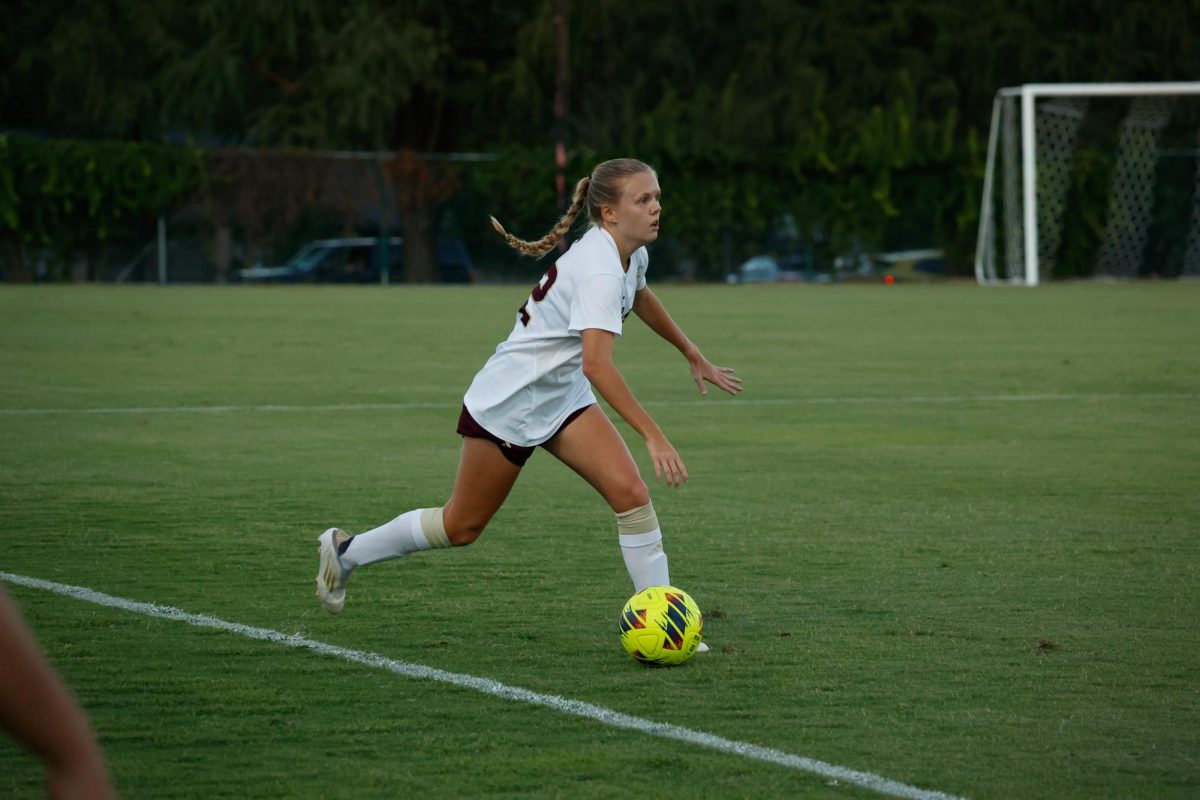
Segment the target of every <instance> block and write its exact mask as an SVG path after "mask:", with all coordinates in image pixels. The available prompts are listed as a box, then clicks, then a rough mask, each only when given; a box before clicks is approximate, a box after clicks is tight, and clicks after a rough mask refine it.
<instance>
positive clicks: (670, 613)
mask: <svg viewBox="0 0 1200 800" xmlns="http://www.w3.org/2000/svg"><path fill="white" fill-rule="evenodd" d="M620 630H621V645H622V646H623V647H624V648H625V652H626V653H629V655H631V656H633V658H634V659H635V660H636V661H638V662H640V663H642V664H646V665H648V666H653V667H670V666H675V665H677V664H682V663H683V662H685V661H687V660H688V659H689V658H691V657H692V656H693V655H695V653H696V648H697V647H699V646H700V641H701V640H702V639H703V638H704V618H703V617H702V616H701V615H700V607H699V606H697V605H696V601H695V600H693V599H692V598H691V597H690V596H689V595H688V593H687V592H685V591H683V590H682V589H676V588H675V587H674V586H651V587H650V588H649V589H643V590H642V591H640V592H638V593H637V594H635V595H634V596H633V597H631V598H629V602H628V603H626V604H625V608H624V610H622V611H621V619H620Z"/></svg>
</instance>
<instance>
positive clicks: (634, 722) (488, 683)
mask: <svg viewBox="0 0 1200 800" xmlns="http://www.w3.org/2000/svg"><path fill="white" fill-rule="evenodd" d="M0 580H2V581H6V582H8V583H12V584H16V585H18V586H25V587H28V588H30V589H41V590H43V591H47V592H53V593H55V594H59V595H63V596H64V597H70V598H74V599H76V600H83V601H85V602H88V603H95V604H96V605H101V606H108V607H110V608H118V609H121V610H122V611H132V612H133V613H135V614H143V615H145V616H147V617H157V618H159V619H169V620H175V621H177V622H186V623H187V624H189V625H195V626H196V627H199V628H215V629H217V630H220V631H225V632H227V633H233V634H237V635H238V636H245V637H246V638H248V639H258V640H261V641H265V642H272V643H274V644H281V645H284V646H286V647H294V648H298V649H303V650H312V651H314V652H316V653H319V654H321V655H327V656H334V657H335V658H340V659H342V660H344V661H351V662H354V663H357V664H363V665H365V666H368V667H374V668H376V669H385V670H387V671H389V672H393V673H395V674H397V675H403V676H405V677H408V678H421V679H423V680H432V681H439V682H441V683H448V684H451V685H453V686H458V687H461V688H464V689H471V690H473V691H476V692H481V693H483V694H487V695H491V696H493V697H500V698H504V699H506V700H515V701H517V702H522V703H529V704H531V705H537V706H543V707H545V708H549V709H551V710H553V711H558V712H560V713H562V714H570V715H572V716H576V717H583V718H585V719H591V720H595V721H596V722H600V723H602V724H604V725H610V726H612V727H614V728H627V729H629V730H633V731H638V732H639V733H645V734H648V735H650V736H659V737H662V738H664V739H676V740H678V741H681V742H687V743H688V744H695V745H700V746H702V747H708V748H711V749H713V750H719V751H721V752H723V753H729V754H732V755H738V756H742V757H743V758H749V759H754V760H756V761H766V762H768V763H771V764H777V765H779V766H781V767H788V768H790V769H795V770H800V771H803V772H810V773H813V774H816V775H820V776H822V777H824V778H829V779H830V780H835V781H844V782H846V783H850V784H854V785H855V786H861V787H862V788H864V789H870V790H872V791H875V792H878V793H880V794H886V795H891V796H893V797H906V798H913V800H959V798H957V797H956V796H955V795H950V794H945V793H943V792H937V791H932V790H930V789H921V788H918V787H916V786H910V785H908V784H906V783H901V782H899V781H894V780H892V779H890V778H885V777H883V776H881V775H874V774H872V773H870V772H862V771H860V770H856V769H850V768H848V767H839V766H838V765H836V764H829V763H827V762H825V761H818V760H816V759H812V758H805V757H804V756H798V755H793V754H792V753H785V752H784V751H782V750H775V749H772V748H769V747H760V746H759V745H754V744H750V743H748V742H739V741H735V740H733V739H726V738H724V737H721V736H716V735H714V734H711V733H704V732H703V731H696V730H692V729H691V728H682V727H680V726H678V725H670V724H667V723H665V722H653V721H651V720H648V719H642V718H641V717H634V716H630V715H629V714H622V713H621V712H619V711H613V710H612V709H609V708H605V707H604V706H598V705H593V704H592V703H585V702H583V701H581V700H570V699H568V698H565V697H559V696H558V695H552V694H542V693H540V692H533V691H530V690H528V689H521V688H519V687H516V686H509V685H507V684H504V683H500V682H499V681H493V680H489V679H488V678H478V677H476V676H474V675H464V674H461V673H457V672H446V671H445V670H440V669H436V668H434V667H427V666H425V665H423V664H414V663H411V662H408V661H398V660H396V659H392V658H387V657H386V656H381V655H379V654H378V653H370V652H366V651H363V650H351V649H349V648H346V647H338V646H337V645H332V644H326V643H324V642H318V641H316V640H314V639H309V638H306V637H304V636H301V635H299V634H286V633H282V632H280V631H276V630H271V629H270V628H255V627H252V626H250V625H242V624H241V623H238V622H227V621H226V620H223V619H219V618H217V617H210V616H207V615H205V614H192V613H190V612H187V611H183V610H181V609H178V608H172V607H171V606H160V605H157V604H155V603H141V602H138V601H136V600H127V599H125V598H123V597H114V596H113V595H110V594H104V593H103V592H97V591H95V590H93V589H88V588H86V587H83V586H69V585H67V584H63V583H55V582H54V581H47V580H42V579H41V578H32V577H29V576H26V575H14V574H12V573H9V572H0Z"/></svg>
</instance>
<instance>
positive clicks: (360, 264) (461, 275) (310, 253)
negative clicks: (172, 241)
mask: <svg viewBox="0 0 1200 800" xmlns="http://www.w3.org/2000/svg"><path fill="white" fill-rule="evenodd" d="M387 256H388V280H389V282H397V283H399V282H403V281H404V239H402V238H401V237H399V236H391V237H389V238H388V252H387ZM436 258H437V268H438V281H439V282H441V283H474V282H475V276H476V273H475V264H474V262H473V261H472V260H471V254H470V253H469V252H468V251H467V246H466V245H465V244H464V243H463V242H461V241H458V240H456V239H442V240H439V241H438V243H437V252H436ZM381 264H382V252H381V248H380V240H379V239H378V238H376V237H358V238H353V239H317V240H315V241H312V242H309V243H308V244H306V245H304V246H303V247H301V248H300V250H299V251H298V252H297V253H296V254H295V255H294V256H292V257H291V258H290V259H288V260H287V262H286V263H285V264H283V265H282V266H278V267H249V268H247V269H242V270H238V271H237V272H236V273H235V274H234V277H235V278H236V279H237V280H240V281H242V282H243V283H379V282H380V274H379V272H380V266H381Z"/></svg>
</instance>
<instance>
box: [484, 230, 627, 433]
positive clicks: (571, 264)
mask: <svg viewBox="0 0 1200 800" xmlns="http://www.w3.org/2000/svg"><path fill="white" fill-rule="evenodd" d="M649 263H650V256H649V254H647V252H646V248H644V247H641V248H638V249H637V250H636V251H635V252H634V253H633V255H632V256H631V257H630V259H629V271H628V272H626V271H625V270H624V268H623V267H622V265H621V256H620V253H619V252H618V251H617V243H616V242H615V241H613V238H612V236H610V235H609V233H608V232H607V231H605V230H604V229H603V228H599V227H592V228H590V229H589V230H588V232H587V233H585V234H584V235H583V236H582V237H580V239H579V241H577V242H575V244H573V245H572V246H571V249H570V250H568V251H567V252H566V253H565V254H564V255H562V256H561V257H559V259H558V260H557V262H556V263H555V264H554V265H553V266H552V267H550V269H548V270H547V271H546V274H545V275H543V276H542V279H541V280H540V281H539V282H538V284H537V286H535V287H534V288H533V292H532V293H531V294H530V295H529V298H528V299H527V300H526V301H525V304H524V305H523V306H521V308H520V309H518V311H517V320H516V324H515V325H514V326H513V329H512V333H510V334H509V335H508V339H506V340H505V341H503V342H501V343H500V346H499V347H497V348H496V352H495V353H494V354H493V355H492V357H491V358H489V359H488V361H487V363H486V364H484V366H483V369H481V370H480V371H479V372H478V373H477V374H476V375H475V379H474V380H473V381H472V382H471V386H470V388H469V389H467V393H466V396H465V397H464V398H463V404H464V405H465V406H466V407H467V411H469V412H470V414H471V416H472V417H474V418H475V421H476V422H478V423H479V424H480V425H481V426H483V428H484V429H485V430H487V431H488V432H489V433H491V434H492V435H494V436H496V437H498V438H499V439H501V440H503V441H505V442H508V443H509V444H514V445H518V446H521V447H533V446H534V445H539V444H541V443H542V442H545V441H546V440H547V439H549V438H550V437H551V436H553V435H554V434H555V432H557V431H558V429H559V428H560V427H561V426H562V424H563V422H565V421H566V419H567V417H568V416H570V415H571V414H572V413H573V412H575V411H578V410H579V409H581V408H584V407H586V406H589V405H591V404H592V403H595V402H596V396H595V395H594V394H592V387H591V384H589V383H588V380H587V378H585V377H584V375H583V335H582V334H583V331H584V330H586V329H588V328H599V329H601V330H606V331H611V332H612V333H614V334H616V335H617V336H620V335H621V324H622V322H623V321H624V319H625V317H626V316H628V315H629V312H630V310H632V308H633V299H634V294H635V293H636V292H637V291H638V290H639V289H643V288H645V286H646V267H647V265H648V264H649Z"/></svg>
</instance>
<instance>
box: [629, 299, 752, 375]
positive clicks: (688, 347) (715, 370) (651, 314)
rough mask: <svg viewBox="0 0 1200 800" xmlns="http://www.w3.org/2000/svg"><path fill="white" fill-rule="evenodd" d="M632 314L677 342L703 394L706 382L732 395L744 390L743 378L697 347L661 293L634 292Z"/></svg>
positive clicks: (675, 345)
mask: <svg viewBox="0 0 1200 800" xmlns="http://www.w3.org/2000/svg"><path fill="white" fill-rule="evenodd" d="M633 313H635V314H637V315H638V318H639V319H641V320H642V322H644V323H646V326H647V327H648V328H650V330H652V331H654V332H655V333H657V334H658V335H659V336H661V337H662V338H663V339H665V340H666V341H668V342H670V343H671V344H672V345H674V347H675V349H676V350H678V351H679V352H680V353H682V354H683V356H684V358H686V359H687V360H688V366H689V367H690V368H691V370H692V379H693V380H694V381H696V388H698V389H699V390H700V394H703V395H706V394H708V387H707V386H705V385H704V383H705V381H707V382H708V383H711V384H712V385H713V386H716V387H717V388H718V389H721V390H722V391H726V392H729V394H737V393H738V392H740V391H741V390H742V379H741V378H739V377H738V376H737V375H735V374H734V372H733V369H732V368H730V367H718V366H714V365H713V364H712V363H711V362H710V361H709V360H708V359H707V358H705V357H704V354H703V353H701V352H700V348H698V347H696V345H695V344H694V343H693V342H692V340H691V339H689V338H688V337H687V335H686V334H684V332H683V330H682V329H681V328H680V327H679V325H677V324H676V323H675V320H673V319H672V318H671V315H670V314H669V313H667V309H666V306H664V305H663V304H662V301H661V300H659V299H658V295H656V294H654V292H652V291H650V287H648V286H647V287H645V288H642V289H639V290H638V293H637V294H636V295H634V298H633Z"/></svg>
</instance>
